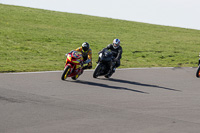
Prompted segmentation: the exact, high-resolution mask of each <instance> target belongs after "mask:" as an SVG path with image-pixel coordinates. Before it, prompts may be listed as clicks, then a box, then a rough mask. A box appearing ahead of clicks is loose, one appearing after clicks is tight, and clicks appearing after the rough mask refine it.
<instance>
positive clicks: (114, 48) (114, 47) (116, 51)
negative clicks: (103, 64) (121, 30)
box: [104, 38, 122, 76]
mask: <svg viewBox="0 0 200 133" xmlns="http://www.w3.org/2000/svg"><path fill="white" fill-rule="evenodd" d="M104 49H110V51H111V52H112V54H113V56H114V60H113V61H114V62H115V65H114V66H112V65H111V68H110V71H109V72H108V74H107V76H108V75H111V74H112V73H114V72H115V69H116V68H117V67H119V66H120V59H121V58H122V47H121V46H120V40H119V39H117V38H116V39H114V40H113V43H112V44H109V45H108V46H107V47H106V48H104Z"/></svg>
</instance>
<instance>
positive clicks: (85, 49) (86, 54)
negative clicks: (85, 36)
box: [75, 42, 92, 69]
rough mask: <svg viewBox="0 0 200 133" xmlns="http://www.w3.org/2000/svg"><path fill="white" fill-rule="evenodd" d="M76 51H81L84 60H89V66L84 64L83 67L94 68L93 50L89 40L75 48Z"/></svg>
mask: <svg viewBox="0 0 200 133" xmlns="http://www.w3.org/2000/svg"><path fill="white" fill-rule="evenodd" d="M75 51H79V52H81V53H82V56H83V61H84V62H88V63H87V64H88V65H87V66H84V67H83V69H91V68H92V50H91V48H90V45H89V43H88V42H84V43H83V44H82V46H81V47H78V48H77V49H75Z"/></svg>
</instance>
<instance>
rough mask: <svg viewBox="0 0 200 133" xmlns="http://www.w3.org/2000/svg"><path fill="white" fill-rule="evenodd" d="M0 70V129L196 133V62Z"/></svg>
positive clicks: (199, 113)
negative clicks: (101, 69)
mask: <svg viewBox="0 0 200 133" xmlns="http://www.w3.org/2000/svg"><path fill="white" fill-rule="evenodd" d="M61 73H62V72H61V71H59V72H41V73H10V74H9V73H1V74H0V133H199V132H200V79H198V78H196V77H195V73H196V68H150V69H126V70H121V69H120V70H119V69H118V70H117V71H116V73H115V74H114V75H113V76H112V78H111V79H105V78H104V77H100V78H98V79H94V78H93V77H92V74H93V71H85V72H84V73H83V75H81V76H80V77H79V79H78V80H77V81H73V80H72V79H67V81H62V80H61V79H60V77H61Z"/></svg>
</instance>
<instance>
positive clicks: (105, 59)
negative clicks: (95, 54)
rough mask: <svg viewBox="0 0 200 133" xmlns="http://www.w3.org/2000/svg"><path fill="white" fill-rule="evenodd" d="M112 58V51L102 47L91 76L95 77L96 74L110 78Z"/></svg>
mask: <svg viewBox="0 0 200 133" xmlns="http://www.w3.org/2000/svg"><path fill="white" fill-rule="evenodd" d="M113 59H114V57H113V55H112V52H111V51H109V50H108V49H103V50H102V51H101V52H99V59H98V62H97V66H96V68H95V70H94V73H93V77H94V78H97V77H98V76H105V77H106V78H110V77H111V76H112V74H113V71H111V69H112V66H114V65H115V62H114V61H113Z"/></svg>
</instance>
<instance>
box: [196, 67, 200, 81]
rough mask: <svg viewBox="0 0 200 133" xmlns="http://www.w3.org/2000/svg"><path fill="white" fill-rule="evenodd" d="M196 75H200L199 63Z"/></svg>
mask: <svg viewBox="0 0 200 133" xmlns="http://www.w3.org/2000/svg"><path fill="white" fill-rule="evenodd" d="M196 77H197V78H199V77H200V65H199V66H198V69H197V72H196Z"/></svg>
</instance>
